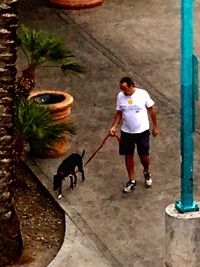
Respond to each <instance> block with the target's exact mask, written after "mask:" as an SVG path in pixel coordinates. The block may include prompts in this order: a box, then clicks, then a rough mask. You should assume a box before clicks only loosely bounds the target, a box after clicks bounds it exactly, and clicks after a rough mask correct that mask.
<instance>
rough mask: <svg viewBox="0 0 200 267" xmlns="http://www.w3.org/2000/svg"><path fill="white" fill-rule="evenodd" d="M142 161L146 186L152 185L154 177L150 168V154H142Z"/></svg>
mask: <svg viewBox="0 0 200 267" xmlns="http://www.w3.org/2000/svg"><path fill="white" fill-rule="evenodd" d="M140 162H141V164H142V166H143V168H144V169H143V174H144V178H145V185H146V187H151V186H152V179H151V173H150V170H149V155H142V156H140Z"/></svg>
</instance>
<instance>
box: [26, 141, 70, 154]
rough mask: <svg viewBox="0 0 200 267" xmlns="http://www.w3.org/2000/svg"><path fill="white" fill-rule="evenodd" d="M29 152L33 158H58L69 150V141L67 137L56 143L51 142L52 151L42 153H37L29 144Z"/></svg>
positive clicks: (47, 150)
mask: <svg viewBox="0 0 200 267" xmlns="http://www.w3.org/2000/svg"><path fill="white" fill-rule="evenodd" d="M29 147H30V152H31V154H32V155H33V156H34V157H37V158H58V157H62V156H64V155H65V153H66V152H67V150H68V148H69V140H68V136H66V137H65V140H64V141H62V142H61V141H57V142H53V148H52V149H43V150H42V151H40V152H38V151H36V150H35V149H34V147H32V145H31V144H29Z"/></svg>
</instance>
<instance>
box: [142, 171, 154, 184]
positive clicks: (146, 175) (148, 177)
mask: <svg viewBox="0 0 200 267" xmlns="http://www.w3.org/2000/svg"><path fill="white" fill-rule="evenodd" d="M143 174H144V178H145V185H146V187H151V186H152V182H153V181H152V179H151V173H150V172H145V171H143Z"/></svg>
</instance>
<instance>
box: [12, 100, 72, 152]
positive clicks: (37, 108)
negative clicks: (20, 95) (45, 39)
mask: <svg viewBox="0 0 200 267" xmlns="http://www.w3.org/2000/svg"><path fill="white" fill-rule="evenodd" d="M54 119H55V114H54V113H52V112H51V111H50V109H49V108H48V107H46V106H42V105H40V104H38V103H36V102H35V101H34V100H31V99H30V100H27V99H25V100H24V99H23V100H20V101H19V102H18V103H17V104H16V107H15V127H16V130H17V134H18V135H20V136H21V137H22V138H23V140H24V141H26V142H28V143H30V144H31V145H33V146H34V147H35V148H37V150H38V151H41V150H42V149H44V148H50V147H51V146H52V142H54V141H56V140H57V141H58V140H62V139H64V138H65V137H66V135H73V134H75V133H76V132H75V127H74V124H73V123H72V122H67V123H60V124H56V123H55V122H54Z"/></svg>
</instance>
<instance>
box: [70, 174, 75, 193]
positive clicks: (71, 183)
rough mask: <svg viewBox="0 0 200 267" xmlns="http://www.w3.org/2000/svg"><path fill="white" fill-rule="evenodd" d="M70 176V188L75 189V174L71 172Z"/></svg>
mask: <svg viewBox="0 0 200 267" xmlns="http://www.w3.org/2000/svg"><path fill="white" fill-rule="evenodd" d="M69 178H70V189H72V190H73V189H74V181H73V175H71V174H70V176H69Z"/></svg>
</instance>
